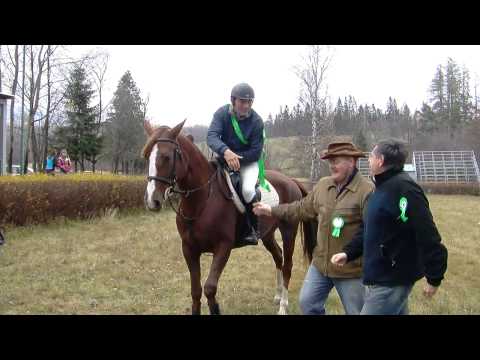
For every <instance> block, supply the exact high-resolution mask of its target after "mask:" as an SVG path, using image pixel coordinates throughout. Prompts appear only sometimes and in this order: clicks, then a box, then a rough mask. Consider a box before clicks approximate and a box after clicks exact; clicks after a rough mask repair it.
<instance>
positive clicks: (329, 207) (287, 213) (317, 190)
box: [272, 172, 374, 278]
mask: <svg viewBox="0 0 480 360" xmlns="http://www.w3.org/2000/svg"><path fill="white" fill-rule="evenodd" d="M373 189H374V185H373V184H372V183H371V182H370V181H369V180H367V179H366V178H364V177H363V176H362V175H361V174H360V172H357V174H355V176H354V177H353V179H352V181H351V182H350V183H349V184H348V185H347V186H346V188H345V189H344V190H343V191H342V193H341V194H340V196H339V197H338V199H337V198H336V196H337V190H336V186H335V183H334V182H333V179H332V178H331V177H330V176H329V177H325V178H323V179H320V181H319V182H318V183H317V184H316V185H315V187H314V188H313V190H312V191H310V192H309V193H308V195H307V196H306V197H304V198H303V199H302V200H299V201H295V202H293V203H291V204H282V205H279V206H276V207H273V208H272V215H273V216H275V217H277V218H280V219H283V220H286V221H295V220H309V219H314V218H316V219H317V220H318V233H317V245H316V246H315V248H314V249H313V256H312V263H313V265H314V266H315V267H316V268H317V269H318V270H319V271H320V273H322V274H323V275H324V276H329V277H334V278H335V277H338V278H357V277H361V276H362V259H361V258H359V259H357V260H355V261H352V262H349V263H347V264H346V265H344V266H343V267H338V266H335V265H333V264H332V263H331V262H330V259H331V257H332V255H334V254H336V253H339V252H342V251H343V250H342V248H343V247H344V246H345V245H346V244H347V243H348V242H349V241H350V240H352V238H353V235H354V234H355V232H356V231H357V230H358V227H359V225H360V223H361V221H362V215H363V210H364V209H366V203H367V199H368V195H369V194H370V193H371V192H372V191H373ZM335 217H341V218H342V219H343V220H344V225H343V227H342V228H341V231H340V236H339V237H338V238H337V237H333V236H332V230H333V228H334V227H333V225H332V221H333V219H334V218H335Z"/></svg>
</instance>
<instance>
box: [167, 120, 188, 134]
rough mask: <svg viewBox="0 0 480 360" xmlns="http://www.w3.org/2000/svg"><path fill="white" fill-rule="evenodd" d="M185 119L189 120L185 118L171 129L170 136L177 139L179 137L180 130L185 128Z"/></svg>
mask: <svg viewBox="0 0 480 360" xmlns="http://www.w3.org/2000/svg"><path fill="white" fill-rule="evenodd" d="M185 121H187V119H185V120H183V121H182V122H181V123H180V124H178V125H177V126H175V127H174V128H173V129H172V130H170V131H169V137H170V138H171V139H176V138H177V136H178V134H180V131H181V130H182V128H183V125H184V124H185Z"/></svg>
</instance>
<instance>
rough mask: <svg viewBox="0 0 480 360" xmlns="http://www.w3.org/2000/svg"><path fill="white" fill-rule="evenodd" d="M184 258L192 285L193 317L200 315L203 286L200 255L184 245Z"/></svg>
mask: <svg viewBox="0 0 480 360" xmlns="http://www.w3.org/2000/svg"><path fill="white" fill-rule="evenodd" d="M182 250H183V256H184V257H185V261H186V262H187V266H188V271H189V272H190V285H191V294H192V315H200V313H201V305H202V303H201V298H202V285H201V282H200V253H198V252H195V251H192V250H191V249H190V248H189V247H188V246H186V245H183V246H182Z"/></svg>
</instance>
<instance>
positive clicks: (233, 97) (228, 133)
mask: <svg viewBox="0 0 480 360" xmlns="http://www.w3.org/2000/svg"><path fill="white" fill-rule="evenodd" d="M254 98H255V94H254V91H253V88H252V87H251V86H250V85H248V84H245V83H241V84H238V85H235V86H234V87H233V89H232V91H231V94H230V104H226V105H224V106H222V107H220V108H219V109H218V110H217V111H216V112H215V114H214V115H213V120H212V123H211V124H210V127H209V129H208V134H207V144H208V146H209V147H210V149H212V151H213V152H214V153H216V154H217V155H218V156H219V157H220V159H223V160H224V161H225V162H226V164H227V165H228V167H229V168H230V169H231V170H232V171H238V172H240V178H241V183H242V197H243V199H244V201H245V202H246V204H247V205H246V210H247V211H246V216H247V221H248V225H247V226H248V227H249V228H250V229H248V233H247V235H246V236H244V237H243V239H242V241H243V244H245V245H257V243H258V238H259V233H258V219H257V216H256V215H255V214H254V213H253V203H254V202H256V201H258V200H259V199H260V196H261V195H260V191H259V190H256V184H257V180H260V185H262V183H263V181H262V178H260V179H259V176H260V177H262V176H263V174H264V171H262V170H264V167H263V169H261V168H260V167H262V166H263V163H260V162H259V161H260V160H261V156H262V151H263V141H264V139H263V135H264V132H263V130H264V129H263V120H262V118H261V117H260V116H259V115H258V114H257V113H256V112H255V110H253V109H252V104H253V99H254Z"/></svg>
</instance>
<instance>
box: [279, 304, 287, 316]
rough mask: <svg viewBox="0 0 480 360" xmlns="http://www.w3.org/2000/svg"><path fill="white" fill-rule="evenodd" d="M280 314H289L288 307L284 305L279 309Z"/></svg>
mask: <svg viewBox="0 0 480 360" xmlns="http://www.w3.org/2000/svg"><path fill="white" fill-rule="evenodd" d="M277 314H278V315H288V314H287V309H285V308H284V307H283V306H282V307H281V308H280V310H278V313H277Z"/></svg>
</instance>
